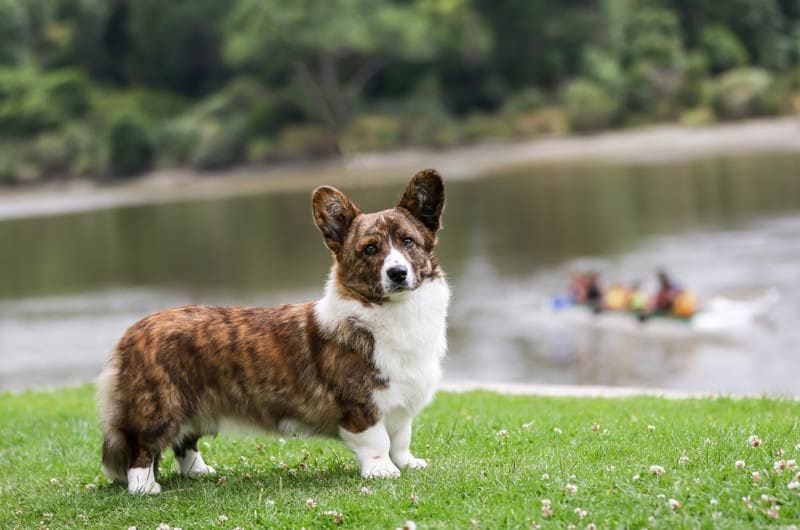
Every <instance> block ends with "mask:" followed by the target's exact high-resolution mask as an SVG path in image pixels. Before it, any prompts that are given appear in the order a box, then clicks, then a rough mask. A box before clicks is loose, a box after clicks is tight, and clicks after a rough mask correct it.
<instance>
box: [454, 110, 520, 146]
mask: <svg viewBox="0 0 800 530" xmlns="http://www.w3.org/2000/svg"><path fill="white" fill-rule="evenodd" d="M461 133H462V136H463V138H464V140H466V141H468V142H470V141H471V142H475V141H482V140H502V139H506V138H513V137H514V126H513V125H512V123H511V120H509V119H508V118H506V117H504V116H499V115H490V114H471V115H470V116H469V117H467V119H466V120H465V121H464V124H463V125H462V127H461Z"/></svg>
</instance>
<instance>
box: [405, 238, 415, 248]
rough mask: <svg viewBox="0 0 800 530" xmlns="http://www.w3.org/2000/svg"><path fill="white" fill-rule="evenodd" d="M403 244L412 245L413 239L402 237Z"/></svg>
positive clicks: (407, 246)
mask: <svg viewBox="0 0 800 530" xmlns="http://www.w3.org/2000/svg"><path fill="white" fill-rule="evenodd" d="M403 246H404V247H406V248H411V247H413V246H414V240H413V239H411V238H410V237H404V238H403Z"/></svg>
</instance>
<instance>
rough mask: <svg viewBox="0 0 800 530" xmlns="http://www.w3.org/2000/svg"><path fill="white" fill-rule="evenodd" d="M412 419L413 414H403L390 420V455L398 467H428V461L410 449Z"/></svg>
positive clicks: (388, 425)
mask: <svg viewBox="0 0 800 530" xmlns="http://www.w3.org/2000/svg"><path fill="white" fill-rule="evenodd" d="M411 421H412V418H411V416H401V417H397V418H393V419H392V421H389V422H388V424H387V427H388V432H389V439H390V440H391V448H390V450H389V455H390V456H391V459H392V462H394V463H395V464H396V465H397V466H398V467H408V468H411V469H420V468H423V467H427V465H428V463H427V462H426V461H425V460H423V459H421V458H415V457H414V455H412V454H411V451H410V450H409V447H410V445H411Z"/></svg>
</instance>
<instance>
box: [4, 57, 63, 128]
mask: <svg viewBox="0 0 800 530" xmlns="http://www.w3.org/2000/svg"><path fill="white" fill-rule="evenodd" d="M59 120H60V113H58V112H57V111H56V109H54V108H53V104H52V101H51V100H50V99H49V97H48V94H47V92H46V91H45V90H44V87H43V84H42V83H41V77H40V75H39V73H38V71H36V70H34V69H33V68H22V69H17V70H12V69H5V68H4V69H0V131H3V134H4V135H9V136H12V137H25V136H32V135H35V134H37V133H39V132H41V131H44V130H46V129H49V128H54V127H56V126H57V125H58V124H59Z"/></svg>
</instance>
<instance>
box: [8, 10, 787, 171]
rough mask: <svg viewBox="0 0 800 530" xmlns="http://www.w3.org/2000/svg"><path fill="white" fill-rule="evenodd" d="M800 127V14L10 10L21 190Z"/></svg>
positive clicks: (11, 165)
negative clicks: (554, 142)
mask: <svg viewBox="0 0 800 530" xmlns="http://www.w3.org/2000/svg"><path fill="white" fill-rule="evenodd" d="M798 111H800V1H798V0H726V1H724V2H720V1H717V0H564V1H562V2H552V1H549V0H502V1H494V0H330V1H327V2H315V1H312V0H229V1H219V0H170V1H169V2H166V1H163V0H0V182H6V183H9V182H24V181H35V180H41V179H47V178H68V177H72V176H88V177H92V178H111V177H124V176H128V175H134V174H137V173H140V172H142V171H145V170H148V169H151V168H154V167H165V166H167V167H168V166H182V165H190V166H193V167H195V168H197V169H203V170H204V169H219V168H225V167H229V166H232V165H236V164H241V163H269V162H273V161H283V160H294V159H309V158H318V157H326V156H331V155H334V154H337V153H344V154H351V153H354V152H358V151H364V150H382V149H392V148H397V147H403V146H414V145H418V146H433V147H437V146H447V145H452V144H456V143H465V142H475V141H481V140H504V139H514V138H532V137H537V136H542V135H556V134H565V133H568V132H577V133H583V132H593V131H599V130H603V129H607V128H610V127H626V126H635V125H641V124H650V123H656V122H663V121H681V122H683V123H687V124H690V125H702V124H707V123H712V122H714V121H717V120H728V119H740V118H746V117H751V116H769V115H784V114H792V113H797V112H798Z"/></svg>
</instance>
